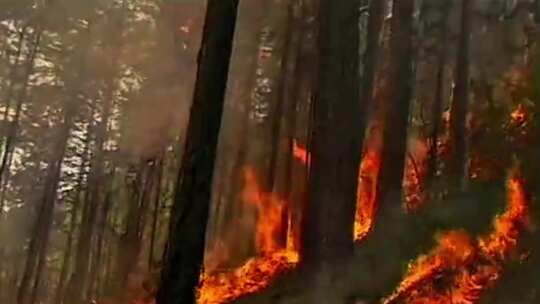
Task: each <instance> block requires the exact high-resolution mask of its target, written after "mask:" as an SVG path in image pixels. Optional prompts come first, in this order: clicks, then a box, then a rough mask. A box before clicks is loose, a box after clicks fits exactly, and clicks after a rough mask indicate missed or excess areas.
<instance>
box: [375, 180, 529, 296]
mask: <svg viewBox="0 0 540 304" xmlns="http://www.w3.org/2000/svg"><path fill="white" fill-rule="evenodd" d="M507 193H508V200H507V208H506V210H505V211H504V213H502V214H501V215H500V216H498V217H497V218H496V219H495V221H494V223H493V231H492V232H491V233H489V234H487V235H485V236H481V237H479V238H477V239H473V238H472V237H471V236H470V235H469V234H468V233H466V232H464V231H450V232H447V233H444V234H442V235H440V236H439V237H438V245H437V246H436V247H435V248H434V249H433V250H432V251H431V252H430V253H428V254H426V255H423V256H420V257H419V258H418V259H417V260H416V261H414V262H413V263H412V264H411V265H410V266H409V270H408V272H407V274H406V276H405V278H404V279H403V281H402V282H401V284H400V285H399V287H398V288H397V289H396V291H395V292H394V293H393V294H392V295H391V296H389V297H388V298H386V299H385V300H384V302H383V303H384V304H390V303H414V304H423V303H441V304H445V303H456V304H472V303H477V302H478V300H479V299H480V297H481V296H482V294H483V293H484V292H485V291H486V290H487V289H489V288H490V287H492V286H493V285H494V284H495V283H496V282H497V281H498V280H499V279H500V277H501V275H502V273H503V271H504V266H505V264H506V263H507V262H508V261H509V260H519V252H518V240H519V237H520V236H521V234H522V233H523V232H524V230H525V229H526V227H527V226H528V221H529V219H528V205H529V201H528V198H527V196H526V194H525V190H524V186H523V179H522V177H521V176H520V174H519V173H518V172H517V171H514V172H512V173H511V175H510V177H509V179H508V182H507Z"/></svg>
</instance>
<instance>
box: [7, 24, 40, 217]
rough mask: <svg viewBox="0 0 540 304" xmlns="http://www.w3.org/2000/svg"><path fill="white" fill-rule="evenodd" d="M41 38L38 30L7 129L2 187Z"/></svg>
mask: <svg viewBox="0 0 540 304" xmlns="http://www.w3.org/2000/svg"><path fill="white" fill-rule="evenodd" d="M40 40H41V32H37V33H36V34H35V41H34V44H33V46H32V50H31V52H30V55H29V57H28V59H27V61H26V66H25V72H24V77H23V81H22V88H21V91H20V93H19V94H18V96H17V105H16V107H15V116H14V118H13V121H12V122H11V123H10V125H9V128H8V130H7V134H6V142H5V145H4V153H3V154H2V159H1V160H0V187H1V188H2V189H4V188H5V186H6V180H7V179H6V178H5V176H4V174H5V173H6V171H9V170H8V169H9V165H10V162H11V159H12V155H11V154H12V153H13V145H14V143H15V137H16V136H17V132H18V130H19V119H20V117H21V114H22V109H23V105H24V102H25V101H26V98H27V96H28V86H29V80H30V76H31V75H32V72H33V71H34V63H35V59H36V55H37V52H38V49H39V44H40ZM1 204H2V207H3V204H4V203H3V199H2V203H1Z"/></svg>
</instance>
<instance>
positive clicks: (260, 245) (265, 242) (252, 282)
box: [197, 167, 299, 304]
mask: <svg viewBox="0 0 540 304" xmlns="http://www.w3.org/2000/svg"><path fill="white" fill-rule="evenodd" d="M243 178H244V188H243V190H242V193H241V198H242V203H243V204H245V205H246V206H250V207H252V208H255V210H256V211H257V223H256V229H255V233H256V235H255V242H256V249H257V253H258V256H257V257H254V258H251V259H249V260H248V261H247V262H246V263H245V264H244V265H242V266H241V267H239V268H237V269H235V270H231V271H226V272H220V273H213V274H208V273H204V274H203V275H202V276H201V286H200V288H199V295H198V300H197V302H198V303H199V304H220V303H229V302H231V301H233V300H235V299H238V298H240V297H241V296H245V295H248V294H252V293H255V292H257V291H259V290H261V289H264V288H266V287H268V286H269V285H270V284H271V283H272V282H273V281H274V280H275V279H276V277H277V276H279V275H280V274H282V273H284V272H286V271H288V270H290V269H292V268H294V266H295V265H296V264H297V263H298V259H299V258H298V253H297V252H296V251H295V250H294V249H293V247H294V246H293V244H294V241H293V240H292V238H293V234H292V233H290V230H289V231H287V232H288V233H287V232H286V233H283V229H284V227H286V226H287V225H284V223H283V221H284V217H283V211H284V210H285V209H284V208H286V207H287V206H288V204H287V202H286V201H284V200H282V199H280V198H279V197H278V196H277V195H275V194H273V193H270V192H265V191H263V190H262V187H261V186H260V184H259V181H258V179H257V174H256V172H255V170H254V169H253V168H251V167H246V168H244V170H243ZM283 235H287V238H288V239H287V242H286V243H284V244H282V243H280V242H279V241H278V240H279V239H280V237H282V236H283ZM284 247H286V248H284Z"/></svg>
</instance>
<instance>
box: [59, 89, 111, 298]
mask: <svg viewBox="0 0 540 304" xmlns="http://www.w3.org/2000/svg"><path fill="white" fill-rule="evenodd" d="M108 91H109V93H108V94H107V96H106V97H105V98H106V99H105V100H104V105H103V110H102V113H101V121H100V123H99V124H98V126H97V130H96V142H95V152H94V156H93V159H92V161H91V166H90V167H91V169H90V174H89V177H88V190H87V192H86V198H85V200H84V207H83V215H82V222H81V231H80V234H79V238H78V244H77V257H76V262H75V269H74V272H73V274H72V278H71V282H70V284H69V287H68V289H69V290H68V298H69V299H68V301H69V302H70V303H71V302H73V303H80V302H82V301H83V300H84V299H85V298H86V297H87V292H88V290H87V287H88V286H87V284H88V274H89V272H90V258H91V247H92V246H91V245H92V238H93V236H94V230H95V224H96V218H97V212H98V209H99V205H100V203H99V202H100V200H101V195H100V193H101V190H102V186H103V185H102V182H101V181H102V178H103V170H104V161H105V159H104V153H105V150H104V143H105V140H106V137H107V129H108V123H109V117H110V115H111V110H112V98H113V91H114V88H113V81H110V82H109V84H108Z"/></svg>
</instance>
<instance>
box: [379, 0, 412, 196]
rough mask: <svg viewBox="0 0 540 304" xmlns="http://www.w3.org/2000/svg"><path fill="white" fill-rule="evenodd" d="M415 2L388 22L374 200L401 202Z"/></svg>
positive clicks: (408, 0)
mask: <svg viewBox="0 0 540 304" xmlns="http://www.w3.org/2000/svg"><path fill="white" fill-rule="evenodd" d="M414 2H415V1H414V0H402V1H398V2H395V3H394V5H393V12H392V20H391V23H390V33H391V36H390V42H389V47H390V50H389V52H390V55H389V62H388V72H387V73H386V76H385V77H386V78H387V86H386V87H385V88H384V89H385V92H384V93H383V96H384V98H385V99H384V102H385V104H384V121H383V135H382V136H383V145H382V150H381V166H380V172H379V175H378V177H377V190H376V192H377V193H376V200H377V202H378V203H380V204H384V203H385V201H386V200H387V198H392V199H394V200H397V201H400V199H401V190H402V182H403V174H404V167H405V154H406V149H407V127H408V121H409V108H410V103H411V97H412V83H413V68H412V61H413V46H412V35H413V10H414ZM392 205H394V203H392Z"/></svg>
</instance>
